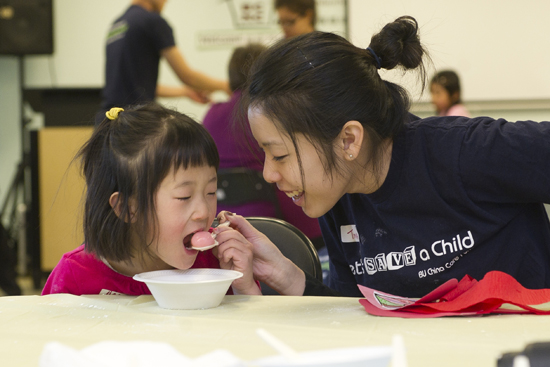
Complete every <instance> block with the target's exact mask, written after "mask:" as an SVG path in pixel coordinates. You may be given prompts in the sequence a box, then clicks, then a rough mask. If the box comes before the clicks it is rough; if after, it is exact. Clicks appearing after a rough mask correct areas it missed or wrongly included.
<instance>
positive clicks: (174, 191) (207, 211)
mask: <svg viewBox="0 0 550 367" xmlns="http://www.w3.org/2000/svg"><path fill="white" fill-rule="evenodd" d="M216 189H217V176H216V169H215V168H214V167H209V166H201V167H189V168H187V169H183V168H179V169H178V170H176V171H174V170H173V169H172V170H171V172H170V173H169V174H168V175H167V176H166V177H165V178H164V180H162V182H161V184H160V186H159V189H158V191H157V193H156V196H155V207H156V214H157V219H158V229H157V235H158V236H157V239H156V241H154V242H153V244H152V245H151V249H152V251H153V252H154V253H155V255H156V256H157V257H158V258H159V259H160V260H162V261H163V262H164V263H166V264H168V265H170V266H171V267H174V268H177V269H188V268H190V267H191V265H193V263H194V262H195V258H196V257H197V253H198V252H197V251H196V250H192V249H190V248H188V246H190V242H191V237H192V235H193V233H195V232H197V231H205V230H208V229H209V228H210V225H211V224H212V221H213V220H214V217H215V215H216Z"/></svg>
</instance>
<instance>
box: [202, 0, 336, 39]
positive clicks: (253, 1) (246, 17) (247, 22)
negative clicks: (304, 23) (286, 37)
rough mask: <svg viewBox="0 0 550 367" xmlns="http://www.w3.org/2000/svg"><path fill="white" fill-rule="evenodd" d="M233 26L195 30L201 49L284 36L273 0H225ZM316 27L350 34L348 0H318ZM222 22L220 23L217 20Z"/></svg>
mask: <svg viewBox="0 0 550 367" xmlns="http://www.w3.org/2000/svg"><path fill="white" fill-rule="evenodd" d="M220 3H225V4H219V5H218V7H219V6H220V5H225V7H226V13H227V14H226V15H227V16H229V18H230V21H231V28H229V29H228V28H227V27H219V28H218V27H213V28H212V29H206V30H200V31H197V32H196V34H195V44H196V47H197V49H199V50H207V49H211V48H234V47H238V46H242V45H244V44H247V43H262V44H266V45H269V44H271V43H273V42H275V41H277V40H278V39H280V38H282V36H283V34H282V31H281V27H280V25H279V24H278V19H277V13H276V11H275V9H274V6H273V3H274V2H273V0H222V1H220ZM316 12H317V21H316V24H315V28H316V29H317V30H320V31H326V32H334V33H337V34H340V35H342V36H344V37H346V36H347V22H346V0H316ZM217 24H218V25H219V24H220V23H217Z"/></svg>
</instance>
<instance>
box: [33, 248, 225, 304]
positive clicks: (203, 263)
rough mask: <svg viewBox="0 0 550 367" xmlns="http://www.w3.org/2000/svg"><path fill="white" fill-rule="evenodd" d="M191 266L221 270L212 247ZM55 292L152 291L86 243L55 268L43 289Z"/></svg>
mask: <svg viewBox="0 0 550 367" xmlns="http://www.w3.org/2000/svg"><path fill="white" fill-rule="evenodd" d="M191 268H210V269H219V268H220V265H219V261H218V259H217V258H216V257H215V256H214V254H212V251H211V250H207V251H204V252H199V254H198V255H197V259H196V260H195V263H194V264H193V266H191ZM52 293H70V294H74V295H77V296H80V295H83V294H126V295H129V296H140V295H143V294H151V292H150V291H149V288H147V285H146V284H145V283H143V282H138V281H137V280H134V279H133V278H132V277H128V276H126V275H122V274H120V273H117V272H116V271H114V270H113V269H111V268H110V267H108V266H107V265H105V263H103V261H101V260H99V259H98V258H97V257H96V256H95V255H93V254H91V253H89V252H86V251H85V250H84V245H80V246H79V247H77V248H76V249H74V250H72V251H70V252H67V253H66V254H64V255H63V257H62V258H61V260H60V261H59V263H58V264H57V265H56V267H55V268H54V269H53V271H52V273H51V274H50V276H49V277H48V280H47V281H46V285H45V286H44V289H43V290H42V295H46V294H52Z"/></svg>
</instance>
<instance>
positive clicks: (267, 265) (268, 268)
mask: <svg viewBox="0 0 550 367" xmlns="http://www.w3.org/2000/svg"><path fill="white" fill-rule="evenodd" d="M218 219H219V220H220V222H221V223H223V222H225V221H229V222H230V226H231V227H232V228H235V229H236V230H237V231H238V232H240V233H241V234H242V236H243V237H244V238H246V240H247V241H248V242H249V243H251V245H252V251H253V255H254V256H253V260H252V268H253V271H254V276H255V278H256V279H258V280H260V281H262V282H264V283H265V284H267V285H268V286H269V287H271V288H272V289H274V290H275V291H277V292H278V293H279V294H283V295H288V296H301V295H303V294H304V289H305V286H306V275H305V273H304V272H303V271H302V270H301V269H300V268H299V267H298V266H296V264H294V263H293V262H292V261H290V260H289V259H288V258H286V257H285V256H284V255H283V254H282V253H281V251H279V249H278V248H277V246H275V245H274V244H273V243H272V242H271V241H270V240H269V239H268V238H267V237H266V236H265V235H264V234H263V233H261V232H259V231H258V230H257V229H256V228H254V227H253V226H252V225H251V224H250V223H248V221H247V220H246V219H244V218H243V217H241V216H240V215H235V214H232V213H229V212H222V213H220V215H219V216H218Z"/></svg>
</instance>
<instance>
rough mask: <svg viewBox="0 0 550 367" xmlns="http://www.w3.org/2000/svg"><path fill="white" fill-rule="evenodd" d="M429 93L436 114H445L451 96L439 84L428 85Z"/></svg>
mask: <svg viewBox="0 0 550 367" xmlns="http://www.w3.org/2000/svg"><path fill="white" fill-rule="evenodd" d="M430 93H431V94H432V103H433V104H434V106H435V109H436V111H437V113H442V112H445V111H447V110H448V109H449V108H450V107H451V105H452V101H451V96H450V95H449V92H447V90H446V89H445V88H444V87H443V86H442V85H441V84H437V83H432V85H430Z"/></svg>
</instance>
